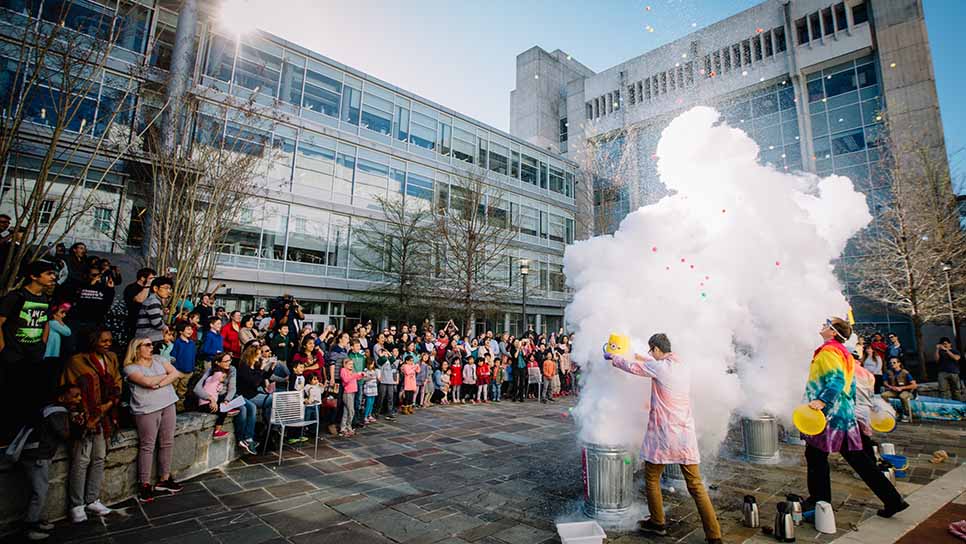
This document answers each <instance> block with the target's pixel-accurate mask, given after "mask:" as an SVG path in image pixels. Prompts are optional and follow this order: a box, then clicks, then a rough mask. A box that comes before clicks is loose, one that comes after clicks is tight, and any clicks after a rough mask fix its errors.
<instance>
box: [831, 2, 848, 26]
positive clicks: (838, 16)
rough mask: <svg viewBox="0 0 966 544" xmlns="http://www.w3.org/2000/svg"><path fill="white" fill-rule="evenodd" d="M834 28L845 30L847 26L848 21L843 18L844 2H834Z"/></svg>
mask: <svg viewBox="0 0 966 544" xmlns="http://www.w3.org/2000/svg"><path fill="white" fill-rule="evenodd" d="M834 9H835V29H836V30H845V29H846V28H848V26H849V21H848V20H847V19H846V18H845V3H844V2H840V3H838V4H835V8H834Z"/></svg>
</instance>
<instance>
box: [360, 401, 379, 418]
mask: <svg viewBox="0 0 966 544" xmlns="http://www.w3.org/2000/svg"><path fill="white" fill-rule="evenodd" d="M375 405H376V396H375V395H372V396H369V395H366V411H365V414H364V415H363V416H362V417H363V419H369V416H371V415H372V407H373V406H375Z"/></svg>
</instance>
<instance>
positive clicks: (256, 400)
mask: <svg viewBox="0 0 966 544" xmlns="http://www.w3.org/2000/svg"><path fill="white" fill-rule="evenodd" d="M249 401H250V402H251V403H252V404H254V405H255V408H258V409H259V410H261V411H262V421H263V422H265V423H266V424H267V423H268V422H269V421H270V420H271V419H272V396H271V395H269V394H267V393H259V394H257V395H255V396H254V397H252V398H251V399H249Z"/></svg>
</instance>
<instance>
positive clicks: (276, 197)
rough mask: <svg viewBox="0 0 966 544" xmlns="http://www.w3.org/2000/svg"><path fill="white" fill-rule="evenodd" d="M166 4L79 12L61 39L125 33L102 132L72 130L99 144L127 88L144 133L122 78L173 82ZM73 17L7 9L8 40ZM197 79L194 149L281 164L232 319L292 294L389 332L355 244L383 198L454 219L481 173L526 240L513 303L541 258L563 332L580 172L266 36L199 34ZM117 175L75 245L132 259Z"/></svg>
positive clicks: (512, 265)
mask: <svg viewBox="0 0 966 544" xmlns="http://www.w3.org/2000/svg"><path fill="white" fill-rule="evenodd" d="M170 5H172V2H165V1H162V0H157V1H153V0H141V1H138V2H133V1H122V2H115V1H113V0H103V1H100V0H99V1H91V0H76V1H75V2H73V4H72V5H71V7H70V11H69V13H68V20H67V22H66V24H65V26H66V27H68V28H69V30H70V31H72V32H73V31H76V32H83V33H88V34H92V35H96V34H97V33H98V32H100V31H101V30H102V27H101V25H104V24H108V25H110V24H118V25H123V29H124V31H123V33H122V38H121V40H120V41H119V43H118V47H116V48H115V50H114V51H113V52H112V58H111V62H109V63H108V66H107V68H106V69H105V70H104V73H103V74H99V75H98V76H97V77H98V80H97V82H96V83H95V84H94V85H93V86H92V91H91V93H90V99H89V110H90V111H89V112H88V111H83V112H81V114H80V117H82V118H83V117H85V116H87V115H89V118H90V122H88V121H85V122H81V120H78V122H77V123H75V124H74V125H72V126H71V127H68V128H69V130H72V131H77V132H85V131H92V132H91V133H96V132H94V131H97V130H98V123H96V122H93V121H94V120H97V119H98V118H99V116H98V108H100V109H102V110H104V111H107V110H109V109H110V103H109V101H111V100H115V99H116V97H117V96H123V94H119V93H118V92H117V89H124V88H129V87H131V86H133V88H134V89H135V92H134V93H132V95H131V96H130V100H132V101H134V102H136V104H133V105H132V111H135V112H136V113H135V114H132V115H130V116H129V118H126V119H124V123H125V124H127V126H131V127H133V128H137V127H139V126H140V125H138V123H143V120H144V119H145V118H147V116H148V115H149V114H150V113H151V112H153V111H156V110H157V108H158V107H159V101H160V97H159V95H158V94H157V93H156V91H152V90H149V89H150V87H151V86H150V85H146V84H145V82H144V81H130V80H129V79H128V77H127V76H125V75H123V74H125V73H127V69H128V68H130V66H131V65H133V64H136V63H138V62H140V61H141V59H143V58H147V59H148V61H149V62H150V64H151V65H152V66H154V67H155V68H157V69H159V70H160V71H161V72H160V73H162V74H163V71H164V70H167V69H169V68H170V65H171V57H172V50H173V42H174V34H175V29H176V26H177V20H178V17H177V14H176V13H175V12H173V11H169V10H168V9H166V7H167V6H170ZM174 5H177V3H174ZM62 7H63V2H61V1H60V0H44V1H43V2H40V1H26V0H23V1H19V2H18V1H14V2H4V5H3V7H0V25H3V26H2V27H0V31H2V35H5V36H7V37H11V36H16V35H17V33H16V29H17V28H20V27H22V25H25V24H35V23H36V21H37V20H44V19H47V20H55V19H56V17H57V16H58V14H59V13H60V10H61V8H62ZM203 8H204V6H203ZM2 35H0V38H2ZM149 36H153V37H154V39H152V40H149V39H148V37H149ZM149 44H153V47H152V46H151V45H149ZM149 47H151V50H148V48H149ZM0 55H3V57H4V58H3V59H0V60H2V61H3V66H2V69H3V70H4V71H3V72H2V73H0V91H2V92H4V93H9V92H16V90H15V85H13V84H12V82H13V81H14V79H15V77H14V75H15V69H16V59H17V48H16V45H15V44H14V42H13V41H11V40H6V41H3V42H2V43H0ZM191 76H192V84H193V85H194V88H195V90H196V91H199V93H198V94H199V95H201V96H203V99H202V100H201V102H200V105H199V107H198V109H197V112H194V114H193V115H192V123H194V130H195V133H196V138H197V139H209V140H216V139H219V138H224V139H225V141H228V142H231V145H232V146H233V147H234V148H235V149H237V150H240V151H242V152H245V153H251V154H254V155H257V156H260V157H262V156H271V158H272V160H271V161H265V164H264V165H263V166H262V167H260V169H259V180H258V181H259V185H260V187H261V189H262V190H263V194H264V195H265V197H264V198H261V199H260V200H259V201H258V202H257V203H256V205H255V206H253V207H252V208H251V209H246V210H244V211H243V213H242V219H241V221H240V222H239V224H238V225H235V226H234V228H233V229H232V230H231V233H230V234H229V236H228V237H227V239H226V240H224V242H223V243H222V244H221V246H220V249H219V255H218V264H219V266H218V269H217V271H216V274H215V280H216V281H224V282H225V283H226V284H227V286H228V289H227V293H223V295H222V296H220V298H221V300H222V301H224V302H225V305H226V306H227V307H231V308H239V309H242V310H250V309H253V308H255V307H257V306H260V305H264V304H265V302H266V300H267V299H269V298H272V297H275V296H278V295H281V294H283V293H290V294H292V295H294V296H297V297H298V298H299V299H300V300H301V301H302V302H303V305H304V306H305V307H306V308H307V309H308V311H309V313H310V317H309V321H312V322H316V323H319V322H332V323H338V324H342V325H345V324H350V325H351V324H352V323H353V322H354V321H356V320H359V319H362V318H371V319H374V320H378V319H379V317H380V316H375V315H370V314H368V313H367V312H366V308H365V306H364V305H363V304H360V302H359V298H360V297H359V294H360V293H361V292H363V291H365V290H367V289H368V288H370V287H371V286H372V285H373V282H378V281H380V280H382V279H383V278H382V275H381V274H373V273H372V271H371V270H368V271H367V270H364V269H363V267H362V266H361V265H360V264H359V263H358V260H357V259H354V258H353V250H358V249H359V246H360V243H359V240H360V235H359V230H360V229H362V228H364V225H365V223H366V222H367V221H369V220H372V219H378V217H379V214H380V213H381V212H380V209H379V206H378V204H377V198H379V197H389V196H392V195H400V196H402V197H403V198H406V199H413V200H414V202H415V203H424V204H425V205H427V206H432V207H434V208H435V209H440V208H446V207H449V206H450V203H451V199H453V198H456V196H455V195H454V191H453V190H452V184H453V183H454V179H453V177H454V176H455V175H458V174H459V173H460V172H461V171H464V172H465V171H466V170H468V169H476V168H478V169H482V170H483V171H485V172H486V175H487V183H488V184H490V186H491V187H492V188H493V189H494V192H495V193H496V192H498V193H499V194H500V196H501V198H500V199H496V198H488V199H487V202H486V206H487V208H488V210H487V213H488V214H489V216H490V217H496V218H502V221H503V222H504V223H505V224H506V226H507V228H512V229H513V230H515V231H516V237H515V240H514V243H513V246H512V248H511V250H510V251H509V252H508V253H507V255H505V262H504V264H503V265H502V270H500V271H499V273H500V274H501V275H502V276H503V277H505V282H506V285H507V289H508V290H510V291H511V292H519V285H520V283H519V282H520V278H519V277H518V274H517V271H518V266H517V263H518V261H519V260H520V259H524V258H525V259H529V260H530V263H531V264H530V270H531V274H530V279H529V283H528V286H529V289H528V295H529V296H528V315H529V318H530V322H531V323H533V324H535V325H537V326H538V328H540V329H543V330H553V329H556V328H558V327H560V326H561V325H562V316H563V308H564V306H565V304H566V302H567V300H568V293H567V290H566V287H565V285H564V284H565V282H564V280H563V248H564V246H565V245H566V244H567V243H570V242H572V241H573V240H574V236H575V213H576V204H575V197H574V186H575V172H576V165H575V164H574V163H573V162H571V161H570V160H568V159H567V158H566V157H561V156H559V155H557V154H552V153H547V152H546V151H545V150H541V149H540V148H538V147H536V146H534V145H532V144H529V143H527V142H526V141H524V140H522V139H519V138H515V137H512V136H510V135H509V134H507V133H504V132H501V131H499V130H497V129H495V128H493V127H490V126H487V125H485V124H483V123H480V122H479V121H477V120H475V119H472V118H469V117H466V116H464V115H461V114H459V113H458V112H455V111H453V110H450V109H448V108H446V107H444V106H442V105H439V104H436V103H433V102H431V101H429V100H426V99H424V98H422V97H419V96H416V95H414V94H412V93H409V92H407V91H405V90H403V89H399V88H397V87H395V86H393V85H392V84H389V83H387V82H384V81H380V80H378V79H377V78H375V77H372V76H370V75H368V74H365V73H362V72H360V71H358V70H355V69H353V68H351V67H348V66H345V65H342V64H340V63H338V62H336V61H334V60H332V59H328V58H326V57H324V56H322V55H320V54H317V53H315V52H312V51H309V50H307V49H305V48H302V47H299V46H298V45H296V44H293V43H290V42H288V41H286V40H284V39H282V38H280V37H278V36H274V35H269V34H267V33H257V34H253V35H248V36H243V37H241V38H230V37H227V36H223V35H220V34H219V33H218V32H217V31H216V29H215V28H214V27H212V26H211V25H209V24H206V23H199V24H198V26H197V32H196V39H195V47H194V67H193V72H192V74H191ZM5 96H6V95H5ZM228 96H235V97H238V98H242V99H248V98H251V97H254V100H255V102H256V103H257V104H259V105H262V106H264V107H265V110H266V111H270V112H271V115H272V118H267V117H266V118H259V117H258V116H240V115H232V114H231V113H232V112H226V111H225V110H226V108H225V107H224V104H225V103H226V102H225V100H224V98H225V97H228ZM219 97H222V99H221V100H220V99H219ZM29 110H30V111H31V112H37V115H34V116H32V117H31V118H30V119H29V120H30V121H32V122H36V123H46V122H49V121H50V118H49V117H48V116H46V115H41V114H40V112H45V113H46V111H49V108H44V105H43V104H36V105H31V107H30V108H29ZM269 151H270V152H269ZM29 164H30V162H29V160H27V159H23V160H19V161H18V168H17V169H16V171H15V172H14V171H7V169H5V172H6V173H5V178H4V179H5V181H4V189H5V190H4V191H3V200H2V201H0V210H2V211H4V212H6V213H10V212H12V211H13V208H14V206H13V202H12V199H13V194H12V193H13V191H11V190H9V189H10V188H11V187H12V185H13V182H12V178H10V176H23V177H28V178H29V176H30V175H31V171H30V168H29ZM114 170H115V172H112V173H111V175H110V176H109V177H108V180H109V182H108V183H106V184H102V186H101V187H100V188H99V189H98V190H99V191H102V192H104V193H105V194H104V197H103V198H99V199H98V204H97V206H95V207H94V209H93V210H91V212H90V213H89V214H87V215H89V217H85V218H84V220H82V221H81V222H80V224H79V225H78V226H77V227H76V228H74V229H73V230H72V231H71V232H70V234H69V235H68V237H67V240H66V241H67V242H68V243H70V242H73V241H83V242H85V243H87V244H88V246H89V247H90V248H91V249H92V250H98V251H104V252H110V253H115V254H119V255H120V254H124V253H136V251H137V248H136V246H137V245H138V244H139V242H140V236H141V234H142V233H141V232H140V224H139V217H140V214H141V212H142V208H141V207H140V206H141V204H142V203H141V202H139V200H138V197H137V194H138V191H137V190H136V188H135V186H136V184H137V180H136V175H135V174H131V172H132V171H133V169H131V168H126V167H125V165H123V164H122V165H118V166H116V167H115V168H114ZM52 198H53V197H52ZM55 203H56V202H55V201H54V200H52V202H51V204H52V205H54V204H55ZM10 215H15V214H14V213H10ZM119 258H120V257H119ZM438 317H441V318H442V317H445V316H438ZM477 326H478V329H484V328H490V329H497V330H503V329H504V327H506V326H509V327H510V328H511V329H513V330H519V329H520V328H521V327H522V316H521V307H520V306H519V305H516V304H513V305H510V306H508V307H507V308H506V312H505V313H504V314H503V315H497V316H495V317H494V318H493V319H490V320H489V321H487V322H482V321H481V322H480V323H478V325H477Z"/></svg>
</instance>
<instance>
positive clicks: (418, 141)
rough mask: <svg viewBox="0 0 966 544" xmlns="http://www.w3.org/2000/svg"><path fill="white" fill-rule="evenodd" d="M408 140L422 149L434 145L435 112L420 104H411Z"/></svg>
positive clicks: (433, 147) (432, 147) (433, 146)
mask: <svg viewBox="0 0 966 544" xmlns="http://www.w3.org/2000/svg"><path fill="white" fill-rule="evenodd" d="M409 142H410V143H412V144H414V145H417V146H419V147H422V148H423V149H430V150H432V149H435V147H436V113H435V112H434V111H432V110H430V109H429V108H426V107H425V106H421V105H420V104H414V105H413V111H412V122H411V123H410V127H409Z"/></svg>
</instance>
